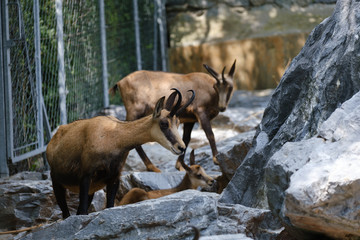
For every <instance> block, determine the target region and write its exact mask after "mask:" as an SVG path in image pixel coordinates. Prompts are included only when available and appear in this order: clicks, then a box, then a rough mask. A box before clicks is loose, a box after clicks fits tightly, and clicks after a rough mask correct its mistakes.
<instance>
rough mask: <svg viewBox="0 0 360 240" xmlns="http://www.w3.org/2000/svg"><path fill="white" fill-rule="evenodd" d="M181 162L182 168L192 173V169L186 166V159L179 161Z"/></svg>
mask: <svg viewBox="0 0 360 240" xmlns="http://www.w3.org/2000/svg"><path fill="white" fill-rule="evenodd" d="M179 162H180V163H181V166H182V167H183V168H184V169H185V171H187V172H189V171H190V172H191V168H190V167H189V166H188V165H186V164H185V162H184V159H181V160H180V159H179Z"/></svg>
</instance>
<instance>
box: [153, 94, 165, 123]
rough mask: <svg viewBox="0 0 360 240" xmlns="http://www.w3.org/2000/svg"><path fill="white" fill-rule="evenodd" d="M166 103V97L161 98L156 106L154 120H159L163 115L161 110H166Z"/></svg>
mask: <svg viewBox="0 0 360 240" xmlns="http://www.w3.org/2000/svg"><path fill="white" fill-rule="evenodd" d="M164 101H165V96H164V97H162V98H160V99H159V100H158V101H157V103H156V105H155V109H154V112H153V118H158V117H160V115H161V110H163V108H164Z"/></svg>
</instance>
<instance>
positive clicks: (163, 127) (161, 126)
mask: <svg viewBox="0 0 360 240" xmlns="http://www.w3.org/2000/svg"><path fill="white" fill-rule="evenodd" d="M160 128H161V129H167V128H169V123H168V122H160Z"/></svg>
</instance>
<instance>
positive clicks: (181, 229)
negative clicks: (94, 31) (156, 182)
mask: <svg viewBox="0 0 360 240" xmlns="http://www.w3.org/2000/svg"><path fill="white" fill-rule="evenodd" d="M217 199H218V194H215V193H203V192H198V191H195V190H187V191H183V192H179V193H176V194H172V195H169V196H166V197H163V198H160V199H154V200H147V201H143V202H140V203H137V204H130V205H126V206H121V207H115V208H112V209H106V210H104V211H101V212H96V213H92V214H89V215H87V216H71V217H69V218H67V219H66V220H64V221H58V222H55V223H53V224H50V225H47V226H43V227H41V228H39V229H37V230H34V231H33V232H32V233H30V234H28V235H26V236H24V235H25V234H24V233H22V234H20V235H18V236H17V238H20V237H22V238H21V239H36V240H41V239H49V238H53V239H110V238H112V239H191V238H192V237H193V235H194V232H193V230H192V228H190V226H195V227H197V228H198V229H199V230H200V234H201V236H210V235H211V236H213V235H224V234H236V238H233V239H249V238H250V239H264V240H265V239H274V238H275V236H277V234H278V232H279V231H280V229H281V226H280V225H279V224H278V223H277V222H276V221H274V219H273V217H272V215H271V212H270V211H268V210H262V209H251V208H247V207H244V206H241V205H224V204H223V205H218V204H217ZM244 235H246V236H247V237H248V238H246V237H245V236H244Z"/></svg>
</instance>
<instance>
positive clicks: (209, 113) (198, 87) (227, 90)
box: [109, 60, 236, 172]
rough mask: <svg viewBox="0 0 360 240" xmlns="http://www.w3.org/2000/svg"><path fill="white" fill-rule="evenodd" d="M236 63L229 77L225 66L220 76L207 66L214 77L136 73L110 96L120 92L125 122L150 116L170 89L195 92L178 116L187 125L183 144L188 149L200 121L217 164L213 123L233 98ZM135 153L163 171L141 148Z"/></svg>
mask: <svg viewBox="0 0 360 240" xmlns="http://www.w3.org/2000/svg"><path fill="white" fill-rule="evenodd" d="M235 64H236V60H235V61H234V63H233V65H232V67H231V69H230V71H229V74H228V75H225V74H224V72H225V67H224V69H223V71H222V74H221V75H220V74H218V73H217V72H216V71H215V70H214V69H212V68H211V67H209V66H208V65H206V64H204V67H205V68H206V70H207V71H208V72H209V73H210V75H211V76H212V77H211V76H209V75H208V74H206V73H201V72H195V73H189V74H185V75H184V74H176V73H167V72H154V71H136V72H133V73H131V74H129V75H127V76H126V77H124V78H123V79H121V80H120V81H118V82H117V84H116V85H114V86H113V87H112V88H110V90H109V93H110V94H111V95H114V94H115V93H116V90H119V91H120V94H121V96H122V100H123V102H124V106H125V109H126V120H135V119H138V118H141V117H143V116H145V115H147V114H149V112H151V110H152V109H154V106H155V103H156V100H157V99H158V98H159V96H161V95H164V94H165V95H166V94H168V89H169V87H175V88H178V89H179V90H180V92H182V93H184V92H185V91H186V90H187V89H193V90H195V92H196V99H195V100H194V102H193V104H192V105H191V106H190V107H188V108H186V109H185V111H183V112H182V113H180V114H179V118H180V122H181V123H184V132H183V141H184V143H185V145H186V146H188V144H189V142H190V139H191V131H192V129H193V127H194V124H195V123H196V122H199V123H200V125H201V127H202V129H203V130H204V132H205V134H206V137H207V139H208V140H209V143H210V146H211V150H212V155H213V161H214V163H215V164H218V161H217V158H216V155H217V154H218V151H217V148H216V143H215V137H214V133H213V131H212V128H211V124H210V120H211V119H213V118H214V117H216V116H217V115H218V114H219V112H223V111H225V110H226V107H227V105H228V103H229V101H230V99H231V97H232V94H233V76H234V71H235ZM136 151H137V152H138V154H139V155H140V157H141V159H142V160H143V162H144V164H145V165H146V168H147V169H148V170H149V171H154V172H160V170H159V169H158V168H157V167H155V166H154V164H153V163H152V162H151V161H150V159H149V158H148V157H147V156H146V154H145V152H144V150H143V148H142V147H141V146H138V147H136ZM185 151H186V149H185ZM184 154H185V152H184ZM184 154H182V155H180V156H179V158H178V161H177V162H176V168H178V169H179V168H180V164H179V160H181V159H183V158H184Z"/></svg>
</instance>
